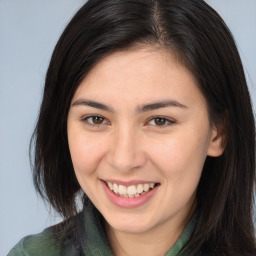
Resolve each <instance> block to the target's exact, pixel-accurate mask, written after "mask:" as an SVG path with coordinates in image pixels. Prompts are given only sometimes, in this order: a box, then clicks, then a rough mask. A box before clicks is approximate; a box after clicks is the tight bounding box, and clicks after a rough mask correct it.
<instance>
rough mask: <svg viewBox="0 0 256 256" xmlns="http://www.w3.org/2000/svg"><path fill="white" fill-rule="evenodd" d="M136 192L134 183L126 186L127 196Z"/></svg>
mask: <svg viewBox="0 0 256 256" xmlns="http://www.w3.org/2000/svg"><path fill="white" fill-rule="evenodd" d="M136 193H137V190H136V187H135V186H134V185H132V186H129V187H128V188H127V194H128V195H129V196H130V195H132V196H134V195H135V194H136Z"/></svg>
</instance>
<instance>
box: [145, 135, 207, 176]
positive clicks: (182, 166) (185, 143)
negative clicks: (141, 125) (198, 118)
mask: <svg viewBox="0 0 256 256" xmlns="http://www.w3.org/2000/svg"><path fill="white" fill-rule="evenodd" d="M184 134H185V135H184ZM207 145H208V140H207V136H202V135H197V136H196V135H195V134H194V136H191V134H190V135H186V133H181V134H176V136H170V137H169V138H165V139H164V140H163V141H162V142H159V141H158V142H157V143H154V144H153V143H152V145H148V148H150V155H151V157H150V158H151V159H152V161H153V162H154V165H155V166H156V167H157V168H158V169H159V170H161V172H162V173H163V174H164V176H165V177H167V178H168V177H170V178H171V179H181V178H182V179H190V178H192V177H195V176H197V177H198V175H199V177H200V175H201V171H202V168H203V165H204V162H205V158H206V155H207Z"/></svg>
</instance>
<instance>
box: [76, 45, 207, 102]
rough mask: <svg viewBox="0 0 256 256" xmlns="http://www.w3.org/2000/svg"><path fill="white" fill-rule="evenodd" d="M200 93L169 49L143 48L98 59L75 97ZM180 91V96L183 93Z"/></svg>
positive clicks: (149, 97)
mask: <svg viewBox="0 0 256 256" xmlns="http://www.w3.org/2000/svg"><path fill="white" fill-rule="evenodd" d="M195 92H196V93H197V94H198V95H197V96H201V97H202V95H201V93H200V91H199V89H198V86H197V83H196V79H195V78H194V76H193V74H192V73H191V72H190V71H189V70H188V69H186V68H185V67H184V66H183V65H181V64H180V63H179V62H178V61H177V58H175V57H174V56H173V55H172V54H170V52H168V51H167V50H162V49H154V48H142V49H136V50H128V51H120V52H115V53H113V54H111V55H109V56H107V57H105V58H104V59H102V60H101V61H99V62H98V63H97V64H96V65H95V66H94V67H93V68H92V69H91V71H90V72H89V73H88V74H87V76H86V77H85V78H84V80H83V81H82V82H81V84H80V85H79V87H78V89H77V91H76V93H75V96H74V98H76V99H77V98H78V97H85V96H86V97H93V98H97V99H105V98H107V97H110V96H111V97H114V96H117V97H122V98H124V99H125V98H130V99H132V100H135V99H138V100H144V101H152V100H155V99H156V98H163V97H176V98H179V97H181V96H183V97H184V96H185V97H187V98H191V97H192V96H193V95H194V94H195ZM182 94H183V95H182Z"/></svg>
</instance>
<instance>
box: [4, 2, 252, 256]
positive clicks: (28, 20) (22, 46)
mask: <svg viewBox="0 0 256 256" xmlns="http://www.w3.org/2000/svg"><path fill="white" fill-rule="evenodd" d="M84 2H85V1H82V0H44V1H42V0H41V1H39V0H0V256H4V255H6V254H7V253H8V251H9V250H10V249H11V247H13V246H14V244H16V243H17V242H18V241H19V240H20V239H21V238H22V237H23V236H25V235H28V234H33V233H38V232H40V231H41V230H42V229H44V228H45V227H47V226H49V225H52V224H53V223H56V222H58V221H60V219H58V218H54V216H53V215H49V214H48V211H47V210H46V208H45V206H44V204H43V202H42V201H41V199H39V198H38V197H37V195H36V193H35V191H34V188H33V184H32V177H31V171H30V166H29V158H28V146H29V140H30V137H31V134H32V131H33V128H34V125H35V121H36V117H37V113H38V109H39V106H40V99H41V96H42V89H43V84H44V76H45V72H46V68H47V65H48V63H49V59H50V55H51V53H52V50H53V48H54V46H55V43H56V42H57V39H58V37H59V36H60V33H61V32H62V30H63V29H64V27H65V25H66V24H67V22H68V21H69V19H70V18H71V17H72V16H73V14H74V13H75V12H76V10H78V8H79V7H80V6H81V5H82V4H83V3H84ZM206 2H208V3H209V4H210V5H211V6H212V7H213V8H215V9H216V10H217V11H218V12H219V13H220V15H221V16H222V17H223V19H224V20H225V21H226V23H227V24H228V26H229V27H230V29H231V31H232V33H233V35H234V37H235V39H236V41H237V44H238V49H239V51H240V54H241V57H242V60H243V63H244V67H245V71H246V75H247V80H248V83H249V87H250V90H251V94H252V98H253V101H254V106H255V105H256V68H255V60H256V0H208V1H206Z"/></svg>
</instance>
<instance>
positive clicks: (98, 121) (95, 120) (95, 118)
mask: <svg viewBox="0 0 256 256" xmlns="http://www.w3.org/2000/svg"><path fill="white" fill-rule="evenodd" d="M103 121H104V118H102V117H100V116H93V117H92V122H93V123H94V124H102V123H103Z"/></svg>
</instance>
